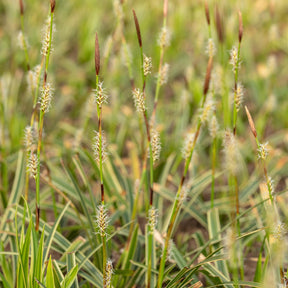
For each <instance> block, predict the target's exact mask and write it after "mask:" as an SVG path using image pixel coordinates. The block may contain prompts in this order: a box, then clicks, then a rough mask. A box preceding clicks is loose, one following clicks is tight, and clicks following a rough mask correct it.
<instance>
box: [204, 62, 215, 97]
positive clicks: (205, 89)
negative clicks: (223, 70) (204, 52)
mask: <svg viewBox="0 0 288 288" xmlns="http://www.w3.org/2000/svg"><path fill="white" fill-rule="evenodd" d="M212 61H213V58H212V57H210V58H209V62H208V65H207V70H206V76H205V82H204V86H203V94H204V95H207V93H208V90H209V83H210V78H211V70H212V64H213V62H212Z"/></svg>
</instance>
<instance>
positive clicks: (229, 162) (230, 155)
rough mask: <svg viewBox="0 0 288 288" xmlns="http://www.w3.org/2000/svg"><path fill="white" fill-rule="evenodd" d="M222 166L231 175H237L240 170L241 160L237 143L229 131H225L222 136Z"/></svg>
mask: <svg viewBox="0 0 288 288" xmlns="http://www.w3.org/2000/svg"><path fill="white" fill-rule="evenodd" d="M224 165H225V168H226V169H227V170H228V171H229V172H230V173H232V174H233V175H237V174H238V173H239V172H240V171H241V169H242V158H241V154H240V151H239V149H238V143H237V141H236V139H235V136H234V135H233V133H231V132H230V131H225V136H224Z"/></svg>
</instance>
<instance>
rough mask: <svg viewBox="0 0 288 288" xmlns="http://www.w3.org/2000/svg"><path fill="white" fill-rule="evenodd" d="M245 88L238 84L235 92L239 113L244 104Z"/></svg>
mask: <svg viewBox="0 0 288 288" xmlns="http://www.w3.org/2000/svg"><path fill="white" fill-rule="evenodd" d="M243 96H244V88H243V85H242V84H241V83H237V85H236V89H235V91H234V101H235V105H236V110H237V112H238V111H239V110H240V108H241V106H242V103H243Z"/></svg>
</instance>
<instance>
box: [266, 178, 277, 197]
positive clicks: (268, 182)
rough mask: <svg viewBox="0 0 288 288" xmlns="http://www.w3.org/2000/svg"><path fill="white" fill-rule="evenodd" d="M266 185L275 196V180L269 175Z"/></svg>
mask: <svg viewBox="0 0 288 288" xmlns="http://www.w3.org/2000/svg"><path fill="white" fill-rule="evenodd" d="M266 187H267V189H268V191H269V195H270V194H271V195H272V196H273V194H274V193H275V185H274V180H273V179H272V178H271V177H270V176H269V177H268V179H267V181H266Z"/></svg>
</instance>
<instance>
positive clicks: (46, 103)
mask: <svg viewBox="0 0 288 288" xmlns="http://www.w3.org/2000/svg"><path fill="white" fill-rule="evenodd" d="M53 90H54V89H53V88H52V86H51V84H50V83H46V84H45V86H44V87H43V88H42V91H41V98H40V109H41V110H42V111H43V112H44V113H47V112H49V110H50V107H51V102H52V99H53Z"/></svg>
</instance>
